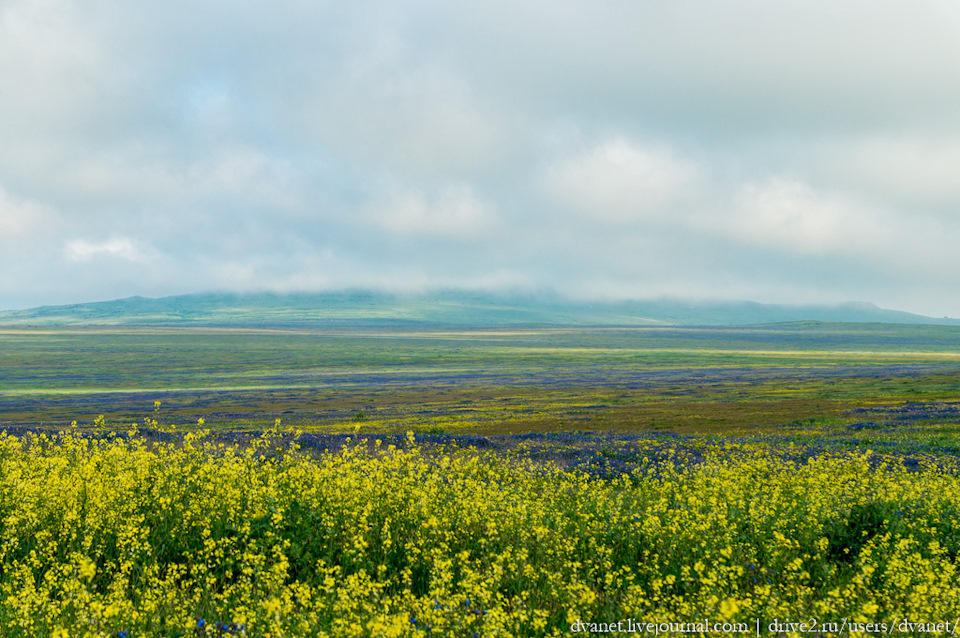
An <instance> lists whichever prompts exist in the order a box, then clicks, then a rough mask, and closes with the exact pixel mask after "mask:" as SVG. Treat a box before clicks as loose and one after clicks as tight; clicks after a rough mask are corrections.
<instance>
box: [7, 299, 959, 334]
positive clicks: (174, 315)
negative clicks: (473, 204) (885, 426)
mask: <svg viewBox="0 0 960 638" xmlns="http://www.w3.org/2000/svg"><path fill="white" fill-rule="evenodd" d="M358 321H359V322H368V323H398V322H403V323H407V322H414V323H432V324H450V325H453V324H459V325H515V324H528V325H529V324H539V325H544V324H546V325H551V324H552V325H625V326H638V325H651V326H653V325H664V326H667V325H674V326H691V325H703V326H722V325H730V326H735V325H755V324H769V323H782V322H798V321H822V322H857V323H864V322H868V323H906V324H941V325H960V320H957V319H946V318H944V319H934V318H932V317H925V316H922V315H916V314H911V313H908V312H900V311H895V310H885V309H883V308H878V307H877V306H875V305H873V304H869V303H847V304H839V305H832V306H826V305H824V306H813V305H771V304H760V303H754V302H746V301H724V302H716V301H711V302H697V301H683V300H670V299H659V300H648V301H602V302H601V301H592V302H586V301H575V300H571V299H565V298H562V297H559V296H556V295H550V294H545V295H522V294H486V293H473V292H461V291H445V292H435V293H429V294H426V293H425V294H419V295H393V294H388V293H381V292H370V291H342V292H325V293H298V294H273V293H257V294H193V295H180V296H175V297H162V298H159V299H150V298H146V297H130V298H127V299H117V300H114V301H101V302H95V303H83V304H73V305H64V306H41V307H39V308H30V309H27V310H10V311H5V312H0V324H2V325H21V326H22V325H38V326H39V325H185V324H187V325H230V326H237V325H264V324H273V325H278V324H304V323H313V324H316V323H331V322H340V323H355V322H358Z"/></svg>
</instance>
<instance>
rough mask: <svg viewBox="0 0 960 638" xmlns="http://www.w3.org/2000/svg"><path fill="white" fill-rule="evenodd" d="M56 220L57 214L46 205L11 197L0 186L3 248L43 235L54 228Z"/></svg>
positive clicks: (1, 241) (0, 231) (21, 243)
mask: <svg viewBox="0 0 960 638" xmlns="http://www.w3.org/2000/svg"><path fill="white" fill-rule="evenodd" d="M56 222H57V215H56V214H55V213H54V212H53V211H52V210H50V209H49V208H47V207H46V206H43V205H42V204H39V203H37V202H32V201H26V200H21V199H17V198H14V197H11V196H10V194H9V193H7V192H6V190H4V189H3V188H2V187H0V246H3V247H4V249H5V250H12V249H14V248H17V247H21V248H22V247H23V244H24V242H25V241H28V240H30V241H33V240H36V239H40V238H42V237H44V236H45V235H47V234H49V233H50V232H52V231H54V230H55V228H56Z"/></svg>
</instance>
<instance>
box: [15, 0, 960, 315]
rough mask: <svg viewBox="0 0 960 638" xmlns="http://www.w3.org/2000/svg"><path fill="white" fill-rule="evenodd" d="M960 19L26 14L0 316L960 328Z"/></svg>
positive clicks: (695, 13)
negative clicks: (718, 310)
mask: <svg viewBox="0 0 960 638" xmlns="http://www.w3.org/2000/svg"><path fill="white" fill-rule="evenodd" d="M958 24H960V7H958V6H954V5H951V4H949V3H944V2H941V1H939V0H918V1H917V2H913V3H910V4H909V5H906V4H903V3H898V2H893V0H874V1H872V2H867V0H854V1H853V2H851V3H846V4H843V5H837V3H833V2H827V1H826V0H811V1H810V2H803V3H770V2H763V1H761V0H732V2H729V3H724V4H723V6H720V5H716V6H715V5H705V4H704V3H695V2H691V1H689V0H677V1H675V2H668V3H664V2H652V3H651V2H640V3H630V2H607V3H600V4H588V3H582V2H570V1H568V0H559V1H551V2H545V1H544V0H532V1H530V2H524V3H516V2H507V1H506V0H486V1H484V2H466V3H448V2H439V1H438V0H410V1H409V2H403V3H399V4H398V3H392V2H386V1H385V0H359V1H358V2H353V3H312V2H311V3H304V2H301V1H300V0H277V2H274V3H272V4H271V5H270V6H266V5H264V4H263V3H257V2H252V1H251V0H238V1H237V2H233V3H230V4H229V6H228V5H225V4H222V3H207V4H203V5H202V6H201V5H197V4H196V3H188V2H186V1H185V0H169V1H168V2H163V3H161V2H152V1H150V0H148V1H147V2H139V3H125V2H120V1H119V0H90V1H89V2H85V3H80V2H77V1H76V0H8V1H7V2H3V3H0V77H2V78H3V81H4V85H5V86H6V87H7V88H8V89H9V90H7V91H5V93H4V99H3V100H0V139H2V140H3V142H4V143H3V145H2V146H0V185H2V189H0V247H2V251H0V271H2V272H6V273H10V272H13V271H14V269H16V270H17V272H18V275H17V277H11V276H8V277H6V278H5V279H3V280H2V281H0V305H9V303H12V302H9V301H6V302H5V301H3V300H4V299H8V300H9V299H14V298H16V299H26V298H28V297H29V298H30V299H32V300H35V301H37V302H40V303H52V302H56V301H58V300H60V299H63V298H69V299H70V300H74V301H82V300H83V299H84V298H95V297H96V298H105V297H111V296H122V295H129V294H170V293H176V292H191V291H199V290H204V289H209V288H237V289H241V288H242V289H246V290H251V289H257V288H258V287H266V288H276V289H294V288H296V287H298V286H302V287H304V288H336V287H341V286H355V285H364V286H366V285H369V286H373V287H403V286H416V287H431V286H452V285H458V284H461V285H464V286H480V287H483V286H494V287H495V286H498V285H501V286H510V285H522V286H530V287H539V286H544V287H555V288H558V289H559V290H561V291H566V292H577V293H580V294H585V295H588V296H589V295H590V294H611V295H612V294H627V293H630V294H671V293H676V294H684V293H688V294H711V295H719V296H723V295H731V296H737V297H747V298H753V299H756V300H759V301H763V300H764V299H770V298H773V297H775V296H777V295H780V294H781V292H778V291H785V292H782V295H783V296H786V297H789V295H795V297H796V300H797V301H810V300H814V301H815V300H817V299H830V300H838V299H845V298H860V299H862V298H864V297H865V296H866V297H869V298H870V299H868V300H874V301H878V302H880V301H882V300H884V299H888V300H909V302H910V303H911V304H919V303H920V301H922V295H927V297H928V298H929V299H933V300H936V301H932V302H930V304H928V306H934V305H938V304H940V305H942V306H943V308H944V309H943V310H942V311H941V312H940V313H939V314H944V313H947V312H950V313H953V314H958V315H960V305H957V304H958V302H957V301H955V300H954V299H955V295H954V294H953V291H954V290H955V286H956V284H957V281H956V279H957V277H958V275H954V274H953V273H955V272H960V257H957V256H956V255H957V252H956V250H955V245H956V243H957V240H958V239H960V220H958V219H957V215H956V211H957V210H960V190H958V186H957V183H956V180H955V179H954V176H955V175H956V174H957V171H958V170H960V150H958V149H960V115H958V114H960V86H958V85H957V84H956V83H955V82H951V81H950V78H951V77H953V75H954V70H955V68H956V67H957V65H958V64H960V45H958V44H957V42H958V40H957V38H956V28H957V25H958ZM57 257H59V258H57ZM120 265H122V266H123V267H118V266H120ZM920 291H923V292H922V293H921V292H920ZM780 300H785V299H783V297H781V298H780ZM787 300H788V299H787ZM918 300H919V301H918ZM948 308H949V310H948Z"/></svg>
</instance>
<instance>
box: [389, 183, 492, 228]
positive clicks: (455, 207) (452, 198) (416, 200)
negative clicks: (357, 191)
mask: <svg viewBox="0 0 960 638" xmlns="http://www.w3.org/2000/svg"><path fill="white" fill-rule="evenodd" d="M394 188H395V187H394ZM391 190H393V189H391ZM372 218H373V222H374V223H375V224H376V225H377V226H378V227H379V228H381V229H383V230H386V231H387V232H390V233H398V234H401V235H422V236H437V237H447V238H460V239H464V240H467V239H477V236H478V235H481V236H489V233H490V232H491V231H492V230H493V229H495V228H496V226H497V217H496V213H495V212H494V210H493V208H492V207H491V206H490V205H489V204H487V203H485V202H483V201H481V200H480V199H479V198H478V197H477V195H476V193H474V191H473V189H472V188H470V187H469V186H467V185H465V184H449V185H445V186H443V187H441V188H439V189H438V190H437V191H436V192H435V193H434V194H432V195H428V194H426V193H424V192H423V191H422V190H419V189H403V190H399V191H396V192H392V193H391V194H390V195H389V196H388V198H387V200H386V201H385V202H383V203H380V204H379V205H378V206H377V210H376V212H375V213H374V214H373V216H372Z"/></svg>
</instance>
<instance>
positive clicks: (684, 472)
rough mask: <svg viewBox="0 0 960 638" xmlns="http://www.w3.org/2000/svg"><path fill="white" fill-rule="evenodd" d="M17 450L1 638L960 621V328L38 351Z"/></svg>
mask: <svg viewBox="0 0 960 638" xmlns="http://www.w3.org/2000/svg"><path fill="white" fill-rule="evenodd" d="M0 429H2V430H5V431H6V433H7V434H6V435H5V436H3V437H0V566H2V570H0V574H2V575H0V629H2V631H0V635H9V636H38V635H40V636H47V635H50V636H57V637H58V638H59V637H61V636H73V635H79V636H97V637H113V638H117V637H123V636H126V637H132V636H187V635H206V636H226V635H245V636H292V635H297V636H546V635H551V636H562V635H570V633H571V632H583V631H588V632H598V631H599V632H604V631H607V632H608V631H610V630H611V628H612V627H622V626H627V627H634V628H635V627H637V626H638V625H637V623H648V624H647V625H645V626H646V627H647V629H643V630H642V631H641V630H638V629H634V630H631V631H632V632H633V633H651V631H653V632H654V633H658V634H659V635H673V634H676V635H681V634H682V635H689V634H695V635H711V634H717V633H751V634H754V635H756V634H758V633H761V634H763V635H797V634H798V633H799V632H801V630H800V629H798V627H799V626H800V625H799V623H807V625H806V627H807V629H804V630H802V631H803V632H808V630H812V631H815V632H817V633H819V634H821V635H858V634H869V633H876V632H877V631H881V629H877V628H882V631H881V633H887V634H889V633H906V634H911V633H916V632H917V631H925V630H927V629H930V628H931V627H932V628H935V627H936V626H937V625H936V623H938V622H939V623H943V622H950V623H953V621H950V620H949V619H950V618H956V617H957V616H960V593H958V592H960V590H958V588H957V587H956V586H955V583H956V579H957V577H958V574H960V569H958V556H960V523H958V516H957V511H958V507H960V506H958V501H960V463H958V462H957V459H956V457H957V454H958V453H960V436H958V435H960V328H958V327H951V326H931V325H927V326H918V325H891V324H833V323H812V322H804V323H784V324H770V325H761V326H747V327H661V326H630V327H613V326H605V327H589V326H576V327H565V326H542V325H541V326H536V325H520V326H509V327H505V326H479V327H478V326H472V327H471V326H462V325H425V324H412V323H403V322H389V321H377V322H371V321H356V322H340V323H337V324H336V325H321V324H306V323H299V324H297V323H291V324H286V325H284V324H275V325H249V326H219V327H218V326H180V327H171V326H99V327H97V326H74V327H64V326H60V327H54V326H46V327H25V326H10V327H6V328H3V329H0ZM620 622H624V623H628V624H626V625H617V623H620ZM780 622H783V623H788V624H784V625H782V626H780V625H776V623H780ZM630 623H632V624H630ZM649 623H653V624H652V625H650V624H649ZM789 623H794V624H793V625H791V624H789ZM811 623H812V624H811ZM924 623H929V624H924ZM901 626H902V627H906V628H907V629H905V630H903V631H900V630H899V629H897V628H898V627H901ZM953 626H954V627H955V626H956V625H955V624H953ZM649 627H654V629H653V630H650V629H649ZM917 627H921V629H919V630H918V629H916V628H917ZM895 629H896V631H894V630H895ZM618 631H619V629H618ZM628 633H629V632H628Z"/></svg>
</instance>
